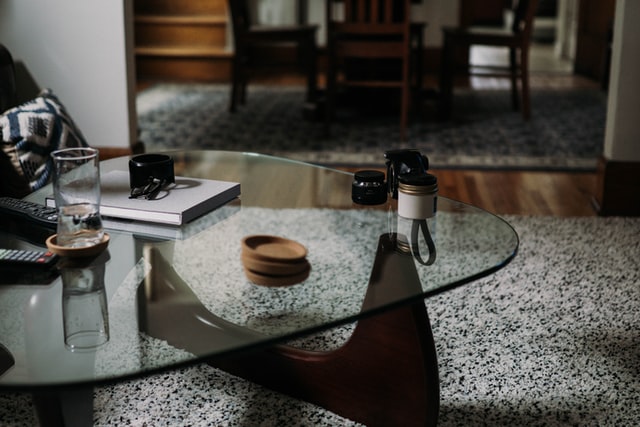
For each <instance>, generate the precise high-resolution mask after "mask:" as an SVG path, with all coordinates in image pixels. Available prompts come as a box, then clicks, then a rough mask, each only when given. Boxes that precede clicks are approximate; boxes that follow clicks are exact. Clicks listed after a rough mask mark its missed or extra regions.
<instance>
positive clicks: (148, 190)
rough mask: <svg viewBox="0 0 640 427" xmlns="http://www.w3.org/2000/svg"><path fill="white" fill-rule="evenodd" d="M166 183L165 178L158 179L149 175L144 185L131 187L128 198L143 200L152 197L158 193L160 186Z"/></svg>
mask: <svg viewBox="0 0 640 427" xmlns="http://www.w3.org/2000/svg"><path fill="white" fill-rule="evenodd" d="M166 184H167V180H166V179H158V178H154V177H152V176H150V177H149V178H148V179H147V183H146V185H144V186H140V187H134V188H132V189H131V195H130V196H129V198H130V199H140V198H142V199H145V200H150V199H154V198H155V197H156V196H157V195H158V193H159V192H160V190H161V189H162V187H164V186H165V185H166Z"/></svg>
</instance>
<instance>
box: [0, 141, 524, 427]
mask: <svg viewBox="0 0 640 427" xmlns="http://www.w3.org/2000/svg"><path fill="white" fill-rule="evenodd" d="M168 154H170V155H171V156H172V157H173V159H174V162H175V173H176V176H181V177H195V178H210V179H217V180H225V181H235V182H239V183H240V184H241V196H240V198H239V199H236V200H234V201H232V202H230V203H228V204H226V205H224V206H222V207H220V208H218V209H216V210H214V211H212V212H210V213H208V214H205V215H204V216H202V217H200V218H198V219H196V220H194V221H193V222H191V223H189V224H187V225H186V226H183V227H180V228H175V227H168V226H154V225H150V224H145V223H140V222H118V221H116V220H110V219H108V218H105V220H106V221H105V223H106V224H107V226H108V228H107V232H108V233H109V235H110V242H109V246H108V249H107V250H106V251H105V252H103V253H101V254H100V255H98V256H95V257H93V258H90V259H88V260H84V261H83V262H84V264H83V265H82V266H80V267H81V268H86V269H90V270H91V271H92V272H93V273H92V274H93V275H94V276H93V278H94V280H100V281H101V283H102V282H103V283H104V285H103V292H104V299H105V301H106V306H105V310H106V315H107V316H108V340H107V342H106V343H104V344H102V345H100V346H99V347H97V348H94V349H91V350H84V351H71V350H70V349H69V348H68V347H66V346H65V342H64V333H63V322H64V319H63V318H64V313H63V309H62V298H63V295H62V288H63V286H62V274H63V273H64V272H65V271H67V270H66V269H68V268H78V266H77V265H73V264H72V263H70V261H69V260H64V259H63V260H61V261H60V262H59V264H58V267H57V268H56V269H54V270H53V271H50V272H48V273H34V272H31V273H29V274H22V273H20V274H11V275H7V274H3V275H2V276H3V277H2V279H1V283H2V284H1V285H0V313H1V314H0V318H1V319H2V322H1V323H0V344H1V346H2V347H4V350H3V352H4V356H2V357H0V361H1V363H3V364H4V365H0V392H2V391H5V392H10V391H28V392H31V393H32V394H33V396H34V402H35V403H36V407H37V409H38V412H39V416H40V419H41V421H42V422H43V424H66V425H72V424H76V423H77V424H82V423H83V422H86V420H91V418H90V417H91V411H92V406H91V404H92V402H91V399H92V387H93V386H95V385H98V384H108V383H112V382H117V381H124V380H127V379H131V378H136V377H141V376H145V375H151V374H153V373H157V372H159V371H162V370H167V369H176V368H178V367H182V366H186V365H189V364H195V363H209V364H211V365H212V366H215V367H218V368H220V369H224V370H226V371H228V372H230V373H233V374H236V375H239V376H241V377H244V378H246V379H249V380H251V381H255V382H257V383H260V384H263V385H266V386H268V387H270V388H272V389H274V390H277V391H281V392H284V393H287V394H290V395H292V396H295V397H298V398H300V399H304V400H307V401H309V402H312V403H316V404H318V405H320V406H323V407H325V408H327V409H329V410H331V411H333V412H335V413H337V414H340V415H342V416H345V417H347V418H350V419H353V420H355V421H359V422H362V423H365V424H387V425H389V424H391V425H400V424H403V425H406V424H421V425H425V424H427V425H431V424H435V423H436V421H437V416H438V407H439V381H438V368H437V358H436V351H435V346H434V342H433V337H432V334H431V327H430V323H429V318H428V315H427V312H426V309H425V305H424V299H425V298H429V297H430V296H433V295H436V294H439V293H442V292H445V291H447V290H450V289H453V288H455V287H458V286H461V285H464V284H466V283H469V282H471V281H473V280H476V279H478V278H481V277H484V276H486V275H489V274H491V273H493V272H495V271H497V270H499V269H500V268H502V267H504V266H505V265H506V264H508V263H509V261H510V260H511V259H512V258H513V257H514V256H515V254H516V252H517V249H518V236H517V234H516V232H515V231H514V230H513V228H512V227H511V226H510V225H509V224H508V223H506V222H505V221H504V220H502V219H500V218H499V217H497V216H494V215H492V214H490V213H488V212H486V211H483V210H481V209H478V208H475V207H473V206H469V205H467V204H463V203H459V202H456V201H453V200H450V199H447V198H445V197H439V199H438V212H437V215H436V231H435V244H436V248H437V257H436V260H435V262H434V263H433V264H432V265H429V266H426V265H422V264H420V263H418V262H416V260H415V258H414V257H413V256H412V254H411V251H407V250H406V249H405V247H404V246H403V245H399V244H398V234H397V233H396V231H397V229H396V227H397V215H396V210H395V209H396V202H395V201H394V200H391V199H390V200H389V201H388V202H387V204H384V205H377V206H363V205H357V204H354V203H353V202H352V200H351V185H352V179H353V175H352V174H349V173H345V172H341V171H337V170H332V169H328V168H324V167H319V166H315V165H310V164H305V163H300V162H296V161H290V160H286V159H281V158H275V157H270V156H265V155H257V154H252V153H238V152H218V151H189V152H170V153H168ZM128 160H129V158H128V157H127V158H118V159H111V160H108V161H104V162H102V163H101V172H102V173H106V172H107V171H110V170H125V171H126V170H128ZM382 163H383V159H381V164H382ZM436 175H437V173H436ZM50 194H51V189H50V188H44V189H42V190H39V191H37V192H35V193H33V194H31V195H30V196H29V197H28V199H29V200H31V201H36V202H39V203H44V200H45V197H46V196H49V195H50ZM48 233H50V232H49V231H47V230H37V229H31V228H30V229H29V230H25V229H21V230H17V232H16V231H14V230H10V231H6V230H5V231H0V241H1V244H2V247H8V248H42V247H43V246H44V239H45V238H46V235H47V234H48ZM254 234H266V235H275V236H281V237H286V238H289V239H292V240H295V241H297V242H299V243H301V244H303V245H304V246H305V247H306V248H307V251H308V254H307V260H308V261H309V263H310V265H311V271H310V273H309V276H308V277H307V278H306V280H304V281H303V282H301V283H298V284H295V285H291V286H282V287H268V286H259V285H256V284H253V283H252V282H250V281H249V280H248V279H247V277H246V275H245V273H244V271H243V265H242V262H241V241H242V239H243V238H244V237H245V236H248V235H254ZM96 272H97V273H96ZM96 275H99V276H100V277H98V278H96V277H95V276H96ZM346 324H352V325H355V326H354V327H353V330H352V333H351V336H350V338H349V339H348V340H347V341H346V342H343V343H340V344H339V345H337V346H335V348H329V349H327V348H322V349H313V348H305V347H304V346H302V347H301V346H297V345H293V343H292V342H293V341H294V340H296V339H298V338H301V337H306V336H309V335H313V334H314V333H317V332H321V331H326V330H328V329H331V328H334V327H336V326H340V325H346ZM297 342H298V341H296V343H297ZM0 350H2V349H1V348H0Z"/></svg>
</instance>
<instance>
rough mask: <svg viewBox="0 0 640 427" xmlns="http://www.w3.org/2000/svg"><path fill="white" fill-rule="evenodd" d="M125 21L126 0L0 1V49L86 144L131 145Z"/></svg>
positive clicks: (129, 25) (129, 11) (128, 23)
mask: <svg viewBox="0 0 640 427" xmlns="http://www.w3.org/2000/svg"><path fill="white" fill-rule="evenodd" d="M132 16H133V4H132V1H131V0H119V1H117V0H91V1H77V0H55V1H49V0H0V43H2V44H4V45H5V46H6V47H7V48H8V49H9V50H10V51H11V54H12V56H13V57H14V60H15V61H20V62H22V63H24V65H25V66H26V67H27V69H28V71H29V73H30V74H31V75H32V76H33V78H34V79H35V81H36V83H37V84H38V85H39V86H40V87H42V88H45V87H48V88H51V89H52V90H53V91H54V93H56V94H57V95H58V97H59V98H60V100H61V101H62V103H63V104H65V106H66V107H67V110H68V111H69V114H70V115H71V116H72V117H73V119H74V121H75V122H76V124H77V125H78V127H79V128H80V129H81V130H82V132H83V133H84V135H85V137H86V138H87V140H88V142H89V144H90V145H93V146H110V147H129V146H130V145H131V144H132V142H135V137H136V127H137V121H136V113H135V78H134V75H135V72H134V71H135V70H134V59H133V50H132V45H133V41H132V39H133V37H132V36H133V21H132Z"/></svg>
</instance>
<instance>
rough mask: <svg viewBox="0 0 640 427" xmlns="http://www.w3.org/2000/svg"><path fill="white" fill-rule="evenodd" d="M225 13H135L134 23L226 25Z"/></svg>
mask: <svg viewBox="0 0 640 427" xmlns="http://www.w3.org/2000/svg"><path fill="white" fill-rule="evenodd" d="M227 21H228V19H227V16H226V15H157V14H154V15H136V17H135V23H136V24H156V25H225V26H226V25H227Z"/></svg>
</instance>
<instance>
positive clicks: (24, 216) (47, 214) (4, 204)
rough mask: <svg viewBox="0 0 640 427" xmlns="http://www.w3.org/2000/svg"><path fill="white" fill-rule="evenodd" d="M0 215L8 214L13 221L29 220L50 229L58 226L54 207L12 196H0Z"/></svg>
mask: <svg viewBox="0 0 640 427" xmlns="http://www.w3.org/2000/svg"><path fill="white" fill-rule="evenodd" d="M0 216H8V217H11V218H12V219H13V220H15V221H19V222H29V223H32V224H37V225H40V226H43V227H46V228H50V229H52V230H55V229H56V227H57V226H58V214H57V212H56V209H55V208H49V207H46V206H44V205H40V204H38V203H34V202H28V201H26V200H22V199H15V198H13V197H0Z"/></svg>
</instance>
